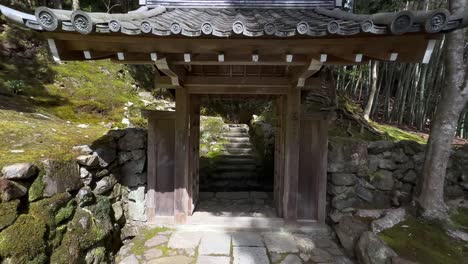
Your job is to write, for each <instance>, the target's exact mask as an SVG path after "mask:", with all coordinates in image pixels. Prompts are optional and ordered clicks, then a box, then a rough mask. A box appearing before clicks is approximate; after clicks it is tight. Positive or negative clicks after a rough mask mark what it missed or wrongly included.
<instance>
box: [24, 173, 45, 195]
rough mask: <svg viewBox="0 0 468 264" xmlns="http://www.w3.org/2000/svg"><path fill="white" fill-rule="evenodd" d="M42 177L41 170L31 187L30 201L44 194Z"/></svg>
mask: <svg viewBox="0 0 468 264" xmlns="http://www.w3.org/2000/svg"><path fill="white" fill-rule="evenodd" d="M42 177H43V174H42V172H41V173H40V174H39V176H38V177H37V178H36V180H34V182H33V184H32V185H31V187H30V188H29V194H28V200H29V202H35V201H37V200H39V199H41V198H42V195H43V193H44V188H45V185H44V181H43V179H42Z"/></svg>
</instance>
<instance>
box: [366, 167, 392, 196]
mask: <svg viewBox="0 0 468 264" xmlns="http://www.w3.org/2000/svg"><path fill="white" fill-rule="evenodd" d="M372 176H373V177H372V180H371V182H372V185H374V186H375V187H376V188H377V189H379V190H382V191H391V190H392V189H393V185H394V182H393V176H392V173H391V172H390V171H386V170H380V171H377V172H375V173H374V174H373V175H372Z"/></svg>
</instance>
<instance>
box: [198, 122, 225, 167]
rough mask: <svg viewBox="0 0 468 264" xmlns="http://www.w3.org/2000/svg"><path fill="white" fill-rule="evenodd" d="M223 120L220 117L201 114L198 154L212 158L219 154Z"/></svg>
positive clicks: (221, 146)
mask: <svg viewBox="0 0 468 264" xmlns="http://www.w3.org/2000/svg"><path fill="white" fill-rule="evenodd" d="M223 129H224V121H223V119H222V118H221V117H212V116H202V117H201V118H200V155H201V156H205V157H209V158H214V157H216V156H218V155H220V154H221V152H222V149H223V143H224V141H223V139H222V138H221V135H222V133H223Z"/></svg>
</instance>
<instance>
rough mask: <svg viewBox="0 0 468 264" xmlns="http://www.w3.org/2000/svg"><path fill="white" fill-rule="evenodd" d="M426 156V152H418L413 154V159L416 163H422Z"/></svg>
mask: <svg viewBox="0 0 468 264" xmlns="http://www.w3.org/2000/svg"><path fill="white" fill-rule="evenodd" d="M425 157H426V154H425V153H424V152H421V153H418V154H416V155H414V156H413V160H414V162H415V163H416V164H422V163H423V162H424V159H425Z"/></svg>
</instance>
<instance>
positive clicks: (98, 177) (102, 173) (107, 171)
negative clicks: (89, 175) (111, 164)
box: [94, 169, 110, 179]
mask: <svg viewBox="0 0 468 264" xmlns="http://www.w3.org/2000/svg"><path fill="white" fill-rule="evenodd" d="M109 174H110V172H109V170H107V169H104V170H102V171H99V172H98V173H96V174H95V175H94V178H97V179H100V178H102V177H104V176H107V175H109Z"/></svg>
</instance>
